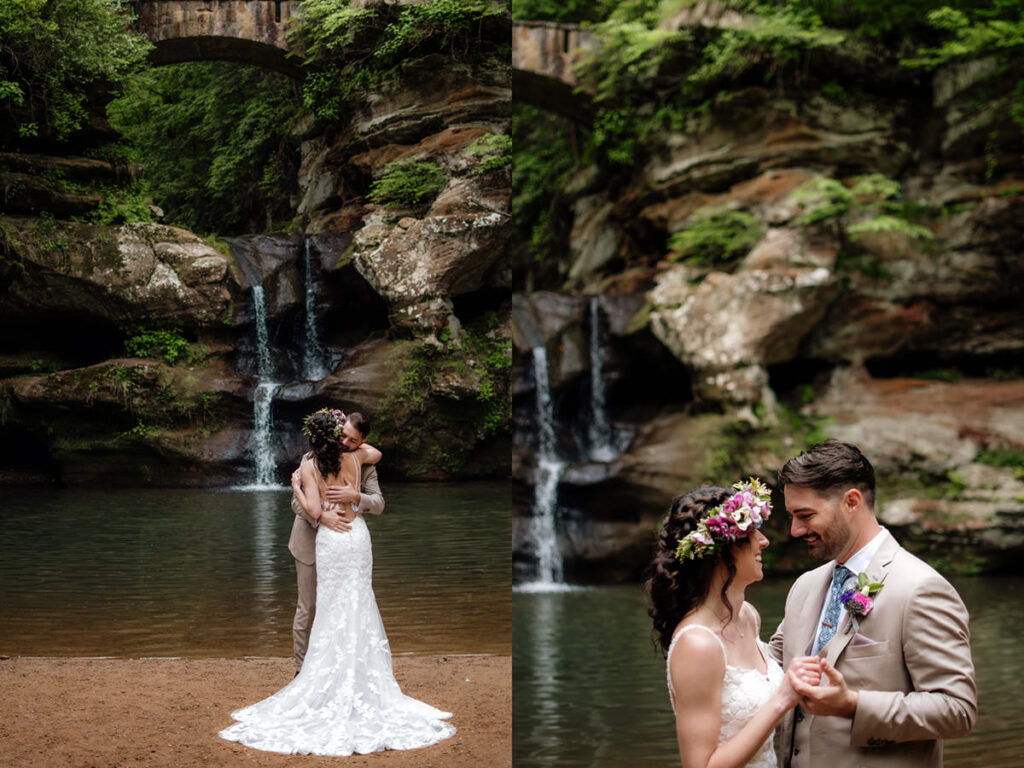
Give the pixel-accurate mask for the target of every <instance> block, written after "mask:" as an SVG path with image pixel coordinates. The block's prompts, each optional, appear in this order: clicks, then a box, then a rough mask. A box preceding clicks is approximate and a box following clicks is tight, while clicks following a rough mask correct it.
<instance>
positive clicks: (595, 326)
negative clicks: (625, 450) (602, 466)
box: [587, 296, 618, 461]
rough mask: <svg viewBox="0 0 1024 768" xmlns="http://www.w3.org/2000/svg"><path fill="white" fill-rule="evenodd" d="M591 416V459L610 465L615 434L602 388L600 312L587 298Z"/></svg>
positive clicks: (602, 353) (593, 300)
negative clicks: (588, 310) (588, 308)
mask: <svg viewBox="0 0 1024 768" xmlns="http://www.w3.org/2000/svg"><path fill="white" fill-rule="evenodd" d="M589 330H590V414H589V423H588V427H587V447H588V451H587V452H588V454H589V456H590V458H591V459H595V460H597V461H611V460H612V459H614V458H615V456H616V455H617V454H618V451H616V450H615V433H614V431H613V430H612V425H611V423H610V422H609V421H608V406H607V396H606V390H605V385H604V363H605V353H604V346H602V344H601V309H600V305H599V303H598V300H597V296H591V297H590V329H589Z"/></svg>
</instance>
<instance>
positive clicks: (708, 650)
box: [669, 623, 725, 664]
mask: <svg viewBox="0 0 1024 768" xmlns="http://www.w3.org/2000/svg"><path fill="white" fill-rule="evenodd" d="M722 651H723V648H722V640H721V638H719V636H718V635H717V634H715V632H714V630H712V629H710V628H709V627H706V626H704V625H703V624H697V623H691V624H680V625H679V626H678V627H676V631H675V634H674V635H673V636H672V644H671V645H670V646H669V653H670V660H672V659H676V658H683V659H686V660H687V661H686V663H687V664H692V663H694V662H696V663H704V662H705V661H712V660H716V659H717V660H718V661H721V662H722V663H724V662H725V658H724V656H723V653H722ZM673 663H674V662H673Z"/></svg>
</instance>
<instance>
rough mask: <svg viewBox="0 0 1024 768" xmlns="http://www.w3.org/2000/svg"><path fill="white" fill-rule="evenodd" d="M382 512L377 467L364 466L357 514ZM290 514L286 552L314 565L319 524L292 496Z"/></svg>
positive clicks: (308, 457) (308, 456)
mask: <svg viewBox="0 0 1024 768" xmlns="http://www.w3.org/2000/svg"><path fill="white" fill-rule="evenodd" d="M311 456H312V454H310V453H307V454H305V455H304V456H303V457H302V461H308V460H309V459H310V458H311ZM301 463H302V462H300V464H301ZM383 511H384V497H383V496H382V495H381V492H380V483H379V482H378V480H377V467H376V465H374V464H364V465H363V467H362V481H361V484H360V487H359V514H361V515H379V514H380V513H381V512H383ZM292 512H293V513H294V514H295V522H294V523H292V534H291V536H290V537H289V538H288V551H289V552H291V553H292V557H294V558H295V559H296V560H298V561H299V562H300V563H305V564H306V565H313V564H315V563H316V529H317V527H318V526H319V525H320V522H319V521H318V520H314V519H313V518H312V517H310V516H309V514H307V512H306V510H305V509H303V508H302V505H301V504H300V503H299V500H298V499H297V498H295V497H294V496H292Z"/></svg>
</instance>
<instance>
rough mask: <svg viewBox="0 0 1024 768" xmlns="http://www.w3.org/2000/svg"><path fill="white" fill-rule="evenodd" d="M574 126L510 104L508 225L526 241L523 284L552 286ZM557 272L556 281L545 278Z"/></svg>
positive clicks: (519, 267)
mask: <svg viewBox="0 0 1024 768" xmlns="http://www.w3.org/2000/svg"><path fill="white" fill-rule="evenodd" d="M573 130H574V129H573V127H572V125H571V124H570V123H569V122H568V121H567V120H565V119H564V118H561V117H558V116H557V115H553V114H550V113H548V112H543V111H541V110H539V109H537V108H536V107H531V106H529V105H527V104H522V103H514V104H513V106H512V158H513V159H512V221H514V222H515V225H516V228H517V230H518V231H519V235H520V239H521V241H522V242H523V243H526V244H527V245H526V247H525V251H526V253H525V258H523V257H520V259H519V261H518V263H517V264H516V265H515V270H514V271H515V274H516V275H517V279H520V280H522V281H523V282H524V283H525V284H527V285H529V284H534V283H536V282H541V283H545V284H546V283H548V282H552V283H553V282H555V280H556V279H557V273H558V271H559V262H560V256H561V254H562V253H563V252H564V250H565V247H566V246H565V242H564V240H565V236H566V235H567V231H563V229H564V228H563V227H561V226H560V218H561V217H560V215H559V205H558V197H559V191H560V190H561V189H562V188H563V187H564V186H565V183H566V180H567V179H568V177H569V174H570V172H571V170H572V168H573V166H574V163H575V160H574V158H573V152H572V147H571V144H570V137H571V135H572V132H573ZM552 272H554V273H556V275H555V277H554V278H551V279H548V277H547V276H548V275H551V273H552Z"/></svg>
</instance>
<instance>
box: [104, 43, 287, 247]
mask: <svg viewBox="0 0 1024 768" xmlns="http://www.w3.org/2000/svg"><path fill="white" fill-rule="evenodd" d="M300 111H301V106H300V104H299V101H298V98H297V96H296V95H295V93H294V90H293V87H292V83H291V81H290V80H289V79H288V78H287V77H285V76H284V75H281V74H278V73H276V72H269V71H267V70H263V69H259V68H257V67H247V66H241V65H237V64H230V63H226V62H212V61H211V62H190V63H185V64H175V65H173V66H168V67H160V68H157V69H151V70H148V71H146V72H143V73H141V74H139V75H137V76H136V77H134V78H133V79H132V80H131V81H130V82H129V83H128V85H127V86H126V89H125V94H124V96H122V97H121V98H119V99H116V100H115V101H113V102H111V104H110V105H109V107H108V109H107V114H108V116H109V118H110V122H111V124H112V125H113V126H114V127H115V128H117V130H118V131H120V133H121V134H122V135H123V136H124V137H125V140H126V141H127V143H128V145H129V146H130V147H131V149H132V155H133V157H134V159H135V160H136V161H137V162H139V163H140V164H141V165H142V166H143V168H144V174H145V178H146V180H147V181H148V183H149V187H150V189H151V191H152V195H153V197H154V200H155V202H156V203H157V204H158V205H159V206H160V207H161V208H163V209H164V211H165V215H166V220H167V221H169V222H172V223H175V224H180V225H182V226H185V227H188V228H189V229H193V230H196V231H199V232H219V233H222V234H224V233H241V232H254V231H265V230H267V229H272V228H273V225H274V222H277V221H282V220H285V219H289V218H290V216H291V205H290V202H289V196H290V194H291V193H292V191H293V190H294V184H295V181H294V178H295V169H296V167H297V157H296V154H297V153H296V150H295V148H294V147H292V146H291V145H289V143H288V141H287V140H286V137H287V133H288V129H289V127H290V126H291V125H292V122H293V120H294V119H295V117H296V115H298V114H299V112H300Z"/></svg>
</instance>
